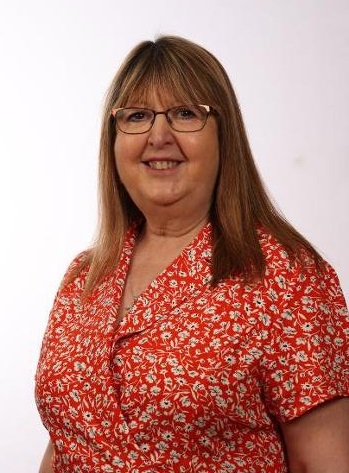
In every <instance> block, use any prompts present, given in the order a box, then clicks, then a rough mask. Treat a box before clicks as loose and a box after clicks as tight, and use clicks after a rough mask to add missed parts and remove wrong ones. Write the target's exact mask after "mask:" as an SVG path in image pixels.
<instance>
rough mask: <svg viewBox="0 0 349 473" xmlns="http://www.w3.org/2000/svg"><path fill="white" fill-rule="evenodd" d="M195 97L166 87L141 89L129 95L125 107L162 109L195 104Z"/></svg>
mask: <svg viewBox="0 0 349 473" xmlns="http://www.w3.org/2000/svg"><path fill="white" fill-rule="evenodd" d="M196 102H197V100H196V99H195V97H192V96H191V95H190V94H188V93H187V92H185V91H182V90H173V89H169V88H166V87H163V88H160V89H155V88H154V87H150V88H143V89H140V90H137V91H135V92H133V93H132V94H130V96H129V97H128V98H127V100H126V103H125V106H126V105H140V106H144V107H145V106H146V107H153V106H155V105H156V106H161V107H164V108H168V107H172V106H175V105H180V104H189V103H196Z"/></svg>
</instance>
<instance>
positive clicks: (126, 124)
mask: <svg viewBox="0 0 349 473" xmlns="http://www.w3.org/2000/svg"><path fill="white" fill-rule="evenodd" d="M209 113H210V107H209V106H207V105H205V106H204V105H189V106H188V105H185V106H184V105H181V106H177V107H173V108H170V109H168V110H166V111H163V112H155V111H154V110H150V109H147V108H135V107H132V108H128V107H127V108H121V109H119V110H117V111H116V114H115V118H116V122H117V126H118V128H119V130H120V131H122V132H124V133H131V134H132V133H134V134H137V133H146V132H147V131H149V130H150V128H151V127H152V126H153V123H154V121H155V118H156V115H162V114H163V115H165V116H166V119H167V121H168V123H169V125H170V126H171V127H172V128H173V129H174V130H176V131H183V132H190V131H198V130H201V129H202V128H203V127H204V126H205V123H206V120H207V117H208V114H209Z"/></svg>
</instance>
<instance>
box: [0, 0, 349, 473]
mask: <svg viewBox="0 0 349 473" xmlns="http://www.w3.org/2000/svg"><path fill="white" fill-rule="evenodd" d="M161 33H166V34H177V35H182V36H185V37H187V38H189V39H191V40H194V41H196V42H199V43H200V44H202V45H203V46H205V47H206V48H208V49H209V50H210V51H212V52H213V53H214V54H215V55H216V56H217V57H218V58H219V59H220V60H221V62H222V63H223V64H224V65H225V67H226V69H227V71H228V73H229V75H230V77H231V79H232V82H233V84H234V86H235V89H236V92H237V95H238V97H239V100H240V104H241V107H242V112H243V115H244V118H245V123H246V127H247V130H248V134H249V138H250V141H251V146H252V149H253V152H254V155H255V159H256V161H257V164H258V167H259V169H260V171H261V174H262V176H263V179H264V181H265V183H266V184H267V187H268V189H269V191H270V194H271V195H272V197H273V198H274V199H275V201H276V202H277V203H278V205H279V208H280V209H281V210H282V211H283V213H284V214H285V215H286V216H287V217H288V218H289V220H290V221H291V222H292V223H293V224H294V225H295V226H296V227H297V228H298V229H299V230H300V231H301V232H302V233H303V234H305V235H306V237H308V238H309V239H310V240H311V241H312V242H313V243H314V245H315V246H316V247H317V248H318V249H319V250H320V251H321V252H322V254H323V255H324V256H325V257H326V258H327V259H328V260H329V261H330V262H331V263H332V265H333V266H334V267H335V268H336V269H337V272H338V274H339V276H340V279H341V283H342V287H343V290H344V292H345V294H346V297H347V299H348V296H349V254H348V233H349V212H348V202H349V185H348V177H349V140H348V138H349V133H348V131H349V130H348V111H349V87H348V84H349V2H348V1H347V0H342V1H340V0H326V1H324V0H282V1H280V0H241V1H238V0H214V1H208V0H191V1H188V0H172V1H165V0H147V1H142V0H133V1H131V2H126V1H118V0H95V1H93V0H57V1H56V0H31V1H26V0H22V1H20V0H8V1H6V0H0V61H1V62H0V67H1V70H0V84H1V87H0V205H1V214H0V215H1V232H0V235H1V236H0V238H1V253H2V254H1V272H0V278H1V280H0V291H1V299H0V300H1V303H0V311H1V318H0V320H1V322H0V323H1V343H0V363H1V367H0V382H1V384H0V386H1V389H0V396H1V399H0V416H1V429H0V449H1V454H0V471H1V472H6V473H23V472H26V473H31V472H37V469H38V464H39V462H40V458H41V456H42V453H43V450H44V447H45V444H46V442H47V436H46V431H45V429H44V428H43V426H42V425H41V422H40V419H39V416H38V414H37V411H36V407H35V402H34V397H33V389H34V373H35V368H36V363H37V359H38V356H39V350H40V344H41V339H42V335H43V332H44V329H45V326H46V322H47V317H48V313H49V310H50V307H51V304H52V301H53V298H54V295H55V292H56V290H57V287H58V284H59V282H60V279H61V277H62V275H63V273H64V271H65V269H66V267H67V265H68V263H69V262H70V260H71V259H72V258H73V257H74V256H75V255H76V254H77V253H78V252H80V251H81V250H82V249H84V248H86V247H87V246H88V245H89V244H90V242H91V241H92V238H93V235H94V230H95V223H96V213H97V206H96V202H97V198H96V168H97V155H98V141H99V128H100V116H101V107H102V102H103V97H104V94H105V91H106V89H107V87H108V85H109V83H110V81H111V79H112V77H113V75H114V73H115V72H116V70H117V68H118V67H119V65H120V63H121V61H122V59H123V58H124V56H125V55H126V53H127V52H128V51H129V49H130V48H131V47H133V46H134V45H135V43H137V42H138V41H140V40H143V39H153V38H154V37H155V36H156V35H158V34H161Z"/></svg>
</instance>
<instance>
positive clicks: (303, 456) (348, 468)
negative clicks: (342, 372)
mask: <svg viewBox="0 0 349 473" xmlns="http://www.w3.org/2000/svg"><path fill="white" fill-rule="evenodd" d="M281 428H282V432H283V436H284V440H285V443H286V450H287V456H288V463H289V468H290V473H349V398H342V399H336V400H333V401H328V402H326V403H324V404H322V405H320V406H319V407H315V408H313V409H312V410H310V411H309V412H308V413H306V414H303V415H302V416H301V417H299V418H298V419H295V420H292V421H290V422H285V423H282V424H281Z"/></svg>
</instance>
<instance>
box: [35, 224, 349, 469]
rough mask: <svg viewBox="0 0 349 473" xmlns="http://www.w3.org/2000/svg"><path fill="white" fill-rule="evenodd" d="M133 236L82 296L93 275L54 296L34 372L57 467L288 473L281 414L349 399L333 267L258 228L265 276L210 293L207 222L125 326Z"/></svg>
mask: <svg viewBox="0 0 349 473" xmlns="http://www.w3.org/2000/svg"><path fill="white" fill-rule="evenodd" d="M134 241H135V234H134V231H130V232H129V234H128V236H127V238H126V241H125V245H124V250H123V254H122V257H121V261H120V263H119V265H118V267H117V269H116V270H115V272H114V273H113V274H111V275H110V276H109V277H107V278H106V279H105V280H104V281H103V282H102V283H101V284H100V285H99V286H98V288H97V289H96V290H95V292H94V293H93V294H92V296H91V297H90V299H89V300H88V301H86V302H84V303H82V302H81V299H80V296H81V292H82V289H83V286H84V281H85V277H86V271H83V272H82V273H81V274H80V275H79V276H78V277H76V279H75V280H74V281H73V282H71V283H69V284H67V283H65V282H63V284H62V286H61V288H60V289H59V292H58V294H57V296H56V299H55V301H54V305H53V309H52V311H51V314H50V318H49V323H48V327H47V330H46V333H45V337H44V340H43V345H42V350H41V355H40V360H39V364H38V369H37V373H36V400H37V405H38V409H39V411H40V415H41V417H42V420H43V423H44V425H45V426H46V428H47V429H48V431H49V434H50V437H51V439H52V442H53V445H54V459H53V469H54V471H55V472H59V473H74V472H76V473H77V472H79V473H80V472H81V473H83V472H91V473H92V472H93V473H102V472H108V473H111V472H113V473H114V472H116V473H126V472H132V473H157V472H159V473H160V472H183V473H191V472H193V473H194V472H196V473H227V472H234V473H236V472H238V473H254V472H255V473H264V472H265V473H269V472H273V473H276V472H277V473H282V472H287V466H286V462H285V457H284V451H283V444H282V440H281V437H280V431H279V428H278V422H279V421H288V420H291V419H294V418H295V417H298V416H300V415H302V414H303V413H305V412H307V411H308V410H309V409H311V408H312V407H314V406H316V405H317V404H319V403H322V402H324V401H326V400H328V399H331V398H334V397H336V396H348V395H349V316H348V311H347V309H346V306H345V301H344V298H343V295H342V292H341V289H340V287H339V283H338V280H337V277H336V275H335V273H334V271H333V269H332V268H331V267H330V266H329V265H327V266H326V267H325V271H324V272H323V273H322V274H321V275H319V274H318V273H317V272H316V270H315V268H314V265H313V263H312V262H311V261H309V263H308V264H307V266H306V267H301V265H300V264H299V263H298V262H295V263H294V264H293V265H291V264H290V261H289V259H288V256H287V253H286V252H285V251H284V250H283V248H282V247H281V246H280V245H279V244H278V243H277V242H276V241H275V240H274V238H273V237H271V236H270V235H269V234H267V233H262V232H261V234H260V241H261V246H262V249H263V252H264V254H265V257H266V261H267V271H266V275H265V278H264V280H263V281H262V282H261V283H258V284H256V285H246V284H245V283H244V282H243V280H242V279H240V278H239V277H234V278H230V279H227V280H225V281H224V282H222V283H221V284H219V285H218V286H217V287H214V288H212V287H211V286H210V284H209V282H210V279H211V265H210V261H211V226H210V225H209V224H208V225H207V226H206V227H205V228H204V229H203V230H202V231H201V232H200V233H199V234H198V236H197V237H196V238H195V240H194V241H193V242H192V243H191V244H190V245H189V246H188V247H187V248H185V249H184V250H183V252H182V254H181V255H180V256H179V257H178V258H176V259H175V261H174V262H173V263H172V264H171V265H170V266H169V267H168V268H167V269H166V270H165V271H163V272H162V273H161V274H160V275H159V276H158V277H157V278H156V279H155V280H154V281H153V282H152V283H151V284H150V285H149V287H148V288H147V289H146V290H145V291H144V292H143V293H142V294H141V296H140V297H139V298H138V299H137V300H136V302H135V303H134V305H133V307H132V308H131V310H130V311H129V312H128V313H127V315H126V316H125V317H124V319H123V320H122V322H121V323H120V324H119V325H117V323H116V319H117V312H118V307H119V304H120V299H121V296H122V291H123V287H124V284H125V279H126V275H127V270H128V267H129V264H130V259H131V256H132V249H133V245H134ZM78 261H79V257H78V258H77V259H76V260H75V261H74V262H73V263H72V266H71V268H70V270H71V269H72V268H73V267H74V266H75V265H76V264H77V263H78Z"/></svg>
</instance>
